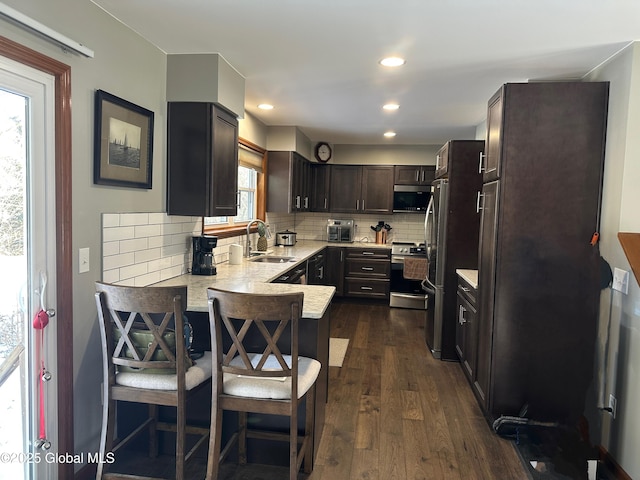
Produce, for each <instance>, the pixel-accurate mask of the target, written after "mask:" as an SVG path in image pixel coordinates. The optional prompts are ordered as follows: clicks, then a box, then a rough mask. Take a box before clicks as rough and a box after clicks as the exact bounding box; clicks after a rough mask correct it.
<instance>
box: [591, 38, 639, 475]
mask: <svg viewBox="0 0 640 480" xmlns="http://www.w3.org/2000/svg"><path fill="white" fill-rule="evenodd" d="M587 79H588V80H591V81H598V80H605V81H609V82H610V91H609V117H608V126H607V146H606V157H605V170H604V189H603V203H602V222H601V226H600V251H601V253H602V256H603V257H604V258H605V259H606V260H607V261H608V262H609V263H610V264H611V267H612V268H614V267H618V268H621V269H623V270H627V271H629V272H631V267H630V265H629V262H628V261H627V258H626V256H625V254H624V252H623V250H622V247H621V245H620V242H619V241H618V237H617V234H618V232H640V215H638V205H640V187H639V185H640V160H639V159H640V135H638V131H640V42H635V43H633V44H631V45H630V46H628V47H627V48H626V49H624V50H623V51H622V52H620V53H619V54H618V55H617V56H615V57H613V58H612V59H610V60H609V61H607V62H606V63H605V64H603V65H601V66H599V67H598V68H597V69H595V70H594V71H593V72H591V74H589V75H588V77H587ZM609 324H610V332H611V335H610V339H609V355H608V358H605V356H604V352H605V346H606V340H607V330H608V326H609ZM639 367H640V288H639V287H638V280H637V279H636V278H635V277H634V275H633V273H630V281H629V294H628V295H624V294H622V293H620V292H617V291H611V290H605V291H603V292H602V295H601V300H600V334H599V345H598V361H597V362H596V366H595V369H596V374H597V391H598V392H599V393H600V395H599V397H600V398H599V399H600V401H601V402H603V404H605V405H606V403H607V401H608V396H609V393H613V394H614V395H615V396H616V397H617V399H618V412H617V416H616V418H615V419H612V418H611V417H610V416H609V415H608V414H604V415H602V416H601V420H602V421H601V430H600V432H601V438H600V439H595V440H596V441H598V440H600V442H601V444H602V445H603V446H604V447H605V448H607V449H608V450H609V452H610V453H611V454H612V455H613V457H614V458H615V459H616V460H617V462H618V463H619V464H620V465H621V466H622V468H623V469H624V470H625V471H626V472H627V473H628V474H629V475H630V476H631V478H640V456H638V445H640V411H639V410H638V409H637V406H638V405H640V375H639Z"/></svg>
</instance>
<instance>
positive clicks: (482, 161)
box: [478, 152, 487, 173]
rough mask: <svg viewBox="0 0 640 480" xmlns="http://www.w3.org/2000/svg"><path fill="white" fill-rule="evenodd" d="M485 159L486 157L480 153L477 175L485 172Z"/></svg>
mask: <svg viewBox="0 0 640 480" xmlns="http://www.w3.org/2000/svg"><path fill="white" fill-rule="evenodd" d="M485 158H487V156H486V155H485V154H484V152H480V162H479V163H478V173H482V172H484V171H485V168H484V159H485Z"/></svg>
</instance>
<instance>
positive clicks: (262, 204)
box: [202, 137, 267, 238]
mask: <svg viewBox="0 0 640 480" xmlns="http://www.w3.org/2000/svg"><path fill="white" fill-rule="evenodd" d="M238 144H239V145H242V147H244V148H246V149H249V150H251V151H253V152H255V153H257V154H259V155H262V172H256V176H257V178H256V218H258V219H260V220H262V221H266V216H267V214H266V203H267V202H266V199H267V192H266V184H267V181H266V178H267V174H266V171H267V150H266V149H264V148H262V147H260V146H258V145H256V144H255V143H253V142H250V141H249V140H246V139H244V138H241V137H238ZM247 223H248V222H242V223H235V224H233V225H231V226H230V225H221V226H214V225H208V226H206V227H205V225H204V217H203V218H202V234H203V235H215V236H217V237H218V238H228V237H236V236H238V235H245V234H246V233H247ZM257 231H258V228H257V225H254V226H252V227H251V233H255V232H257Z"/></svg>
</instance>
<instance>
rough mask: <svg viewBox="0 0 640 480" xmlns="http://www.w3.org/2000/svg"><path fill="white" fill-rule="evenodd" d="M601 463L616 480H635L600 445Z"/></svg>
mask: <svg viewBox="0 0 640 480" xmlns="http://www.w3.org/2000/svg"><path fill="white" fill-rule="evenodd" d="M598 452H599V455H600V461H601V462H602V463H603V464H604V466H605V467H606V468H607V470H608V471H609V472H610V473H611V474H612V475H613V477H614V478H615V479H616V480H633V479H632V478H631V477H630V476H629V474H628V473H627V472H625V471H624V469H623V468H622V467H621V466H620V465H618V462H616V461H615V459H614V458H613V457H612V456H611V454H610V453H609V452H608V451H607V449H606V448H604V447H603V446H602V445H598Z"/></svg>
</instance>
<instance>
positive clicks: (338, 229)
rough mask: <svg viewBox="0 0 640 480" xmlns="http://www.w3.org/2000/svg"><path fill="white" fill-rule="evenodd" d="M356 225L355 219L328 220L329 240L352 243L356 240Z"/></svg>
mask: <svg viewBox="0 0 640 480" xmlns="http://www.w3.org/2000/svg"><path fill="white" fill-rule="evenodd" d="M354 229H355V225H354V222H353V220H335V219H329V220H327V241H328V242H340V243H350V242H353V241H354V234H355V232H354Z"/></svg>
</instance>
